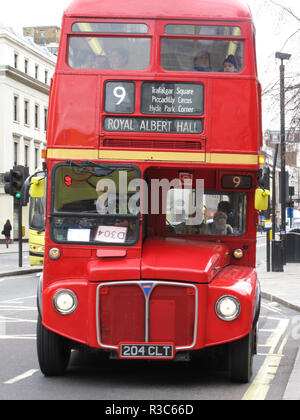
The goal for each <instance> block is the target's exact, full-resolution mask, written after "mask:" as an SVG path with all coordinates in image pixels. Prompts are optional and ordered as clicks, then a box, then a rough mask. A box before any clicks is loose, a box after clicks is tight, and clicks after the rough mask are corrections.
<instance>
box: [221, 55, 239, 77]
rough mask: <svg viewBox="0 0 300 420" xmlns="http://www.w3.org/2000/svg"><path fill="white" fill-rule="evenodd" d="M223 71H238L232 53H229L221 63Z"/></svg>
mask: <svg viewBox="0 0 300 420" xmlns="http://www.w3.org/2000/svg"><path fill="white" fill-rule="evenodd" d="M223 66H224V73H236V72H237V71H238V64H237V61H236V58H235V56H234V55H232V54H230V55H229V56H228V57H227V58H226V59H225V60H224V63H223Z"/></svg>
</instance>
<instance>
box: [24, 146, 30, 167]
mask: <svg viewBox="0 0 300 420" xmlns="http://www.w3.org/2000/svg"><path fill="white" fill-rule="evenodd" d="M24 165H25V166H29V145H28V144H25V145H24Z"/></svg>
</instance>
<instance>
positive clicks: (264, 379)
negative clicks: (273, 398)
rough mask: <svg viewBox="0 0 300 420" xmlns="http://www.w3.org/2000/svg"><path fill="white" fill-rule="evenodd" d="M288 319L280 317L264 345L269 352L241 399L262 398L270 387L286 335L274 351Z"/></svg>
mask: <svg viewBox="0 0 300 420" xmlns="http://www.w3.org/2000/svg"><path fill="white" fill-rule="evenodd" d="M289 322H290V321H289V319H280V320H279V322H278V325H277V327H276V328H275V329H274V330H273V332H272V334H271V335H270V337H269V338H268V340H267V343H266V344H265V345H264V346H268V347H270V350H269V353H268V355H267V357H266V358H265V360H264V363H263V364H262V366H261V368H260V370H259V371H258V373H257V375H256V377H255V378H254V380H253V382H252V384H251V385H250V386H249V388H248V390H247V391H246V393H245V394H244V396H243V398H242V399H243V400H252V401H253V400H264V399H265V398H266V396H267V393H268V391H269V389H270V387H271V383H272V380H273V379H274V378H275V375H276V373H277V370H278V368H279V365H280V362H281V359H282V358H283V357H284V355H283V350H284V347H285V345H286V343H287V337H284V338H283V339H282V342H281V343H280V347H279V349H278V351H277V353H276V352H275V348H276V347H277V346H278V344H279V342H280V340H281V337H282V336H283V334H284V333H285V331H286V330H287V328H288V325H289Z"/></svg>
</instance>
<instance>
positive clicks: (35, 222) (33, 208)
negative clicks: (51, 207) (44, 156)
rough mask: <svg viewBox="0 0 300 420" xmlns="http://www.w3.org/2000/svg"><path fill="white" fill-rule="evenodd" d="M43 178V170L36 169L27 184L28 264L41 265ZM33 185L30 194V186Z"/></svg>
mask: <svg viewBox="0 0 300 420" xmlns="http://www.w3.org/2000/svg"><path fill="white" fill-rule="evenodd" d="M45 180H46V174H45V172H44V171H43V170H36V171H35V173H34V174H33V175H32V176H31V177H30V182H29V183H28V186H29V202H30V204H29V234H28V241H29V262H30V265H31V266H33V265H43V262H44V244H45ZM32 185H34V186H35V194H34V196H32V194H31V187H32Z"/></svg>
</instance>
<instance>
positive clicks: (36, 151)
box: [34, 147, 39, 169]
mask: <svg viewBox="0 0 300 420" xmlns="http://www.w3.org/2000/svg"><path fill="white" fill-rule="evenodd" d="M38 166H39V149H38V147H35V148H34V169H37V168H38Z"/></svg>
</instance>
